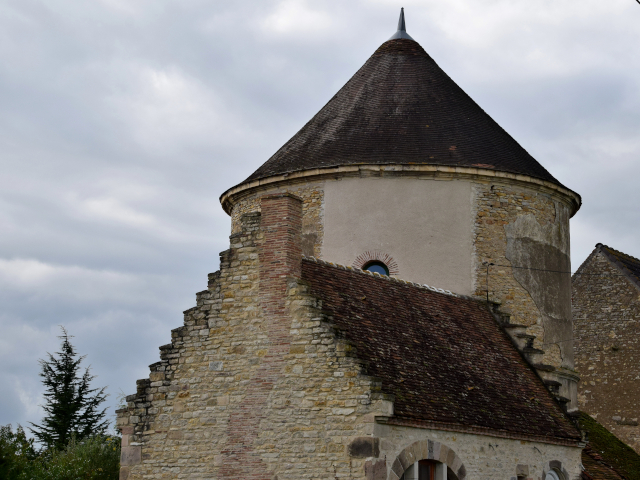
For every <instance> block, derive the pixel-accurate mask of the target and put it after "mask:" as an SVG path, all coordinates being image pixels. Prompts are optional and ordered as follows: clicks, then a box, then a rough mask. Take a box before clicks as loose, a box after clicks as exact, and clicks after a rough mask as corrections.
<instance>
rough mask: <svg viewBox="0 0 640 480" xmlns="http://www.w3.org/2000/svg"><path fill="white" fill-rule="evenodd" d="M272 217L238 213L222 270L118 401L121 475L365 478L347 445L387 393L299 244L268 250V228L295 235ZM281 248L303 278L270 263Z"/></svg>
mask: <svg viewBox="0 0 640 480" xmlns="http://www.w3.org/2000/svg"><path fill="white" fill-rule="evenodd" d="M280 200H282V201H285V202H287V201H289V200H291V197H287V196H283V197H281V199H280ZM274 211H275V212H276V216H278V217H282V212H281V211H279V209H276V210H274ZM263 212H264V205H263ZM289 217H290V215H289ZM298 219H299V218H298ZM264 221H265V220H264V218H261V214H260V213H251V214H247V215H244V216H243V217H242V218H241V225H242V229H241V231H240V232H239V233H236V234H234V235H232V236H231V249H230V250H228V251H226V252H223V253H222V254H221V264H220V266H221V268H220V271H219V272H216V273H215V274H211V275H210V283H209V288H208V289H207V290H205V291H203V292H200V293H199V294H198V295H197V306H196V307H194V308H192V309H190V310H187V311H186V312H185V321H184V326H183V327H180V328H178V329H175V330H173V332H172V342H171V344H169V345H166V346H164V347H161V358H162V360H161V362H158V363H157V364H154V365H151V373H150V376H149V378H148V379H143V380H140V381H138V391H137V393H136V394H135V395H131V396H129V397H127V401H128V406H127V408H126V409H122V410H119V411H118V421H117V424H118V428H120V429H121V431H122V434H123V454H122V464H121V465H122V470H121V479H123V480H124V479H127V480H137V479H142V478H149V477H152V478H155V477H160V476H162V478H217V479H238V478H246V479H269V480H271V479H273V478H278V479H280V480H285V479H290V480H294V479H295V480H298V479H301V478H313V479H331V480H334V479H335V478H336V476H338V477H339V478H352V479H365V478H367V477H365V475H366V474H365V468H364V464H365V461H366V458H360V457H357V456H356V457H352V456H350V455H349V453H348V452H349V444H350V443H351V442H352V441H353V440H354V439H358V438H361V437H370V436H371V434H372V433H373V424H374V421H375V420H374V418H375V416H377V415H390V414H391V413H392V410H393V404H392V402H391V399H390V398H388V397H387V396H385V395H382V394H380V393H379V384H378V383H377V380H376V379H372V378H370V377H367V376H365V375H362V374H361V373H360V372H361V365H360V364H359V362H358V360H357V359H356V358H355V357H354V356H353V352H351V351H350V347H349V345H348V344H347V343H346V342H345V341H344V340H343V339H341V338H340V335H339V332H336V331H335V330H334V329H333V327H332V326H331V324H330V322H328V321H327V319H325V318H323V315H322V312H321V310H320V305H318V304H317V300H316V299H315V298H313V297H311V296H309V295H308V293H307V285H305V284H304V282H301V281H300V280H299V268H300V262H301V258H302V255H301V254H300V252H299V251H298V252H297V253H296V252H293V253H292V251H288V252H287V249H282V248H278V250H277V251H273V250H272V251H271V252H269V253H265V252H264V250H263V247H264V246H265V245H266V241H265V240H266V237H267V236H269V235H271V236H272V237H274V236H275V237H278V236H282V235H288V234H289V233H290V232H288V230H289V229H288V227H287V226H286V224H285V223H281V224H280V225H278V222H277V219H276V221H275V222H270V227H269V228H268V229H266V228H263V229H260V224H261V223H263V224H264ZM263 227H264V225H263ZM269 229H270V230H272V231H271V232H269ZM273 230H275V232H274V231H273ZM283 230H284V231H283ZM273 240H274V239H273V238H272V239H271V243H272V244H273V245H278V242H277V241H275V242H274V241H273ZM280 247H282V245H280ZM279 251H283V252H284V253H283V255H284V256H287V255H288V256H289V258H293V257H292V255H296V254H297V265H298V266H297V269H298V278H295V277H292V276H288V275H287V274H286V273H284V272H282V271H280V272H278V271H274V269H273V268H279V267H278V265H282V264H283V262H284V263H286V262H285V260H286V259H283V258H273V255H277V254H278V252H279ZM267 257H269V258H268V259H267ZM261 259H262V260H263V268H262V269H261V268H260V263H261V262H260V261H261ZM265 259H267V262H265ZM271 267H273V268H271ZM289 267H290V268H293V271H292V273H295V268H294V267H292V266H291V265H289ZM289 267H287V268H289Z"/></svg>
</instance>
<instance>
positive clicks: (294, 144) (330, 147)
mask: <svg viewBox="0 0 640 480" xmlns="http://www.w3.org/2000/svg"><path fill="white" fill-rule="evenodd" d="M402 26H404V22H402ZM399 30H400V29H399ZM403 32H404V31H403ZM404 34H405V35H400V37H402V38H398V34H396V35H394V36H393V37H392V38H391V39H390V40H388V41H387V42H385V43H383V44H382V45H381V46H380V48H378V50H376V52H375V53H374V54H373V55H372V56H371V58H369V60H367V62H366V63H365V64H364V65H363V66H362V68H360V70H358V72H357V73H356V74H355V75H354V76H353V77H352V78H351V79H350V80H349V81H348V82H347V83H346V85H345V86H344V87H342V89H340V91H339V92H338V93H337V94H336V95H335V96H334V97H333V98H332V99H331V100H330V101H329V102H328V103H327V104H326V105H325V106H324V107H323V108H322V110H320V111H319V112H318V113H317V114H316V115H315V116H314V117H313V118H312V119H311V120H310V121H309V123H307V124H306V125H305V126H304V127H303V128H302V129H301V130H300V131H299V132H298V133H296V134H295V135H294V136H293V138H291V140H289V141H288V142H287V143H286V144H285V145H284V146H283V147H282V148H280V150H278V151H277V152H276V153H275V155H273V156H272V157H271V158H270V159H269V160H268V161H267V162H266V163H265V164H264V165H262V166H261V167H260V168H259V169H258V170H256V171H255V172H254V173H253V174H252V175H251V176H250V177H249V178H247V180H246V181H245V182H248V181H252V180H257V179H261V178H265V177H270V176H274V175H282V174H285V173H291V172H296V171H301V170H310V169H316V168H327V167H338V166H344V165H358V164H378V165H383V164H395V165H398V164H400V165H416V164H424V165H445V166H463V167H481V168H490V169H495V170H499V171H503V172H509V173H516V174H524V175H529V176H532V177H536V178H539V179H542V180H548V181H550V182H553V183H555V184H557V185H561V184H560V183H559V182H558V181H557V180H556V179H555V178H554V177H553V176H552V175H551V174H550V173H549V172H548V171H547V170H546V169H545V168H544V167H543V166H542V165H540V164H539V163H538V162H537V161H536V160H535V159H534V158H533V157H532V156H531V155H529V153H527V151H526V150H525V149H524V148H522V147H521V146H520V145H519V144H518V142H516V141H515V140H514V139H513V138H512V137H511V136H510V135H509V134H508V133H507V132H505V131H504V130H503V129H502V128H501V127H500V126H499V125H498V124H497V123H496V122H495V121H494V120H493V119H492V118H491V117H490V116H489V115H487V113H485V111H484V110H482V108H480V107H479V106H478V104H476V103H475V102H474V101H473V100H472V99H471V98H470V97H469V96H468V95H467V94H466V93H465V92H464V91H463V90H462V89H461V88H460V87H459V86H458V85H456V83H455V82H454V81H453V80H452V79H451V78H449V76H448V75H447V74H446V73H445V72H444V71H443V70H442V69H441V68H440V67H439V66H438V65H437V64H436V62H435V61H434V60H433V59H432V58H431V57H430V56H429V55H428V54H427V52H425V51H424V49H423V48H422V47H421V46H420V45H419V44H418V43H417V42H416V41H414V40H413V39H411V37H409V36H408V35H406V32H404ZM407 37H408V38H407ZM245 182H243V183H245Z"/></svg>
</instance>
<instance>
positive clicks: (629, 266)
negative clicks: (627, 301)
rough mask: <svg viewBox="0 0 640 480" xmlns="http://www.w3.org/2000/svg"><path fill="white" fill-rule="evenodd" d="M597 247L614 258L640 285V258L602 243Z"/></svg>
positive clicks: (610, 257)
mask: <svg viewBox="0 0 640 480" xmlns="http://www.w3.org/2000/svg"><path fill="white" fill-rule="evenodd" d="M596 247H600V250H601V251H602V252H604V253H605V254H606V255H607V256H608V257H609V259H611V260H613V261H614V262H615V263H616V264H617V265H618V266H619V267H620V268H621V270H622V271H623V272H625V273H626V274H627V275H628V276H629V277H630V278H631V280H632V281H633V282H635V283H636V284H637V285H638V286H640V260H638V259H637V258H635V257H632V256H631V255H627V254H626V253H622V252H620V251H618V250H615V249H613V248H611V247H608V246H607V245H603V244H601V243H599V244H598V245H596Z"/></svg>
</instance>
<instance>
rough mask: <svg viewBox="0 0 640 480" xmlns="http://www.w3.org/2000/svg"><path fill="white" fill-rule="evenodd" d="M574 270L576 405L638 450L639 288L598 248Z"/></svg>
mask: <svg viewBox="0 0 640 480" xmlns="http://www.w3.org/2000/svg"><path fill="white" fill-rule="evenodd" d="M605 248H606V247H605ZM578 273H580V274H581V275H575V276H574V278H573V321H574V327H575V328H574V334H575V338H576V342H575V354H576V369H577V370H578V373H579V374H580V377H581V382H580V384H579V386H578V387H579V389H578V400H579V404H580V409H581V410H583V411H585V412H587V413H588V414H589V415H591V416H592V417H594V418H595V419H596V420H597V421H598V422H600V423H601V424H602V425H604V426H605V427H606V428H607V429H608V430H609V431H611V432H613V433H614V434H615V435H616V436H617V437H619V438H620V439H622V440H623V441H624V442H625V443H627V444H628V445H630V446H631V447H633V448H634V449H635V450H636V452H639V453H640V424H639V421H640V415H639V414H638V411H639V410H640V380H639V378H640V377H639V375H638V368H637V366H638V362H639V361H640V290H639V289H638V287H637V286H636V285H635V284H634V283H633V282H631V281H630V280H629V279H628V278H627V277H626V276H625V274H624V271H623V270H621V269H620V268H618V266H616V265H615V264H614V263H613V262H612V261H611V260H610V259H609V258H608V257H607V256H606V255H605V254H604V253H603V252H602V251H600V250H599V249H596V250H595V251H594V252H593V253H592V254H591V255H590V256H589V258H588V259H587V260H586V261H585V262H584V263H583V265H582V266H581V267H580V269H579V270H578Z"/></svg>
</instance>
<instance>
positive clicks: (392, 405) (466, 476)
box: [117, 14, 585, 480]
mask: <svg viewBox="0 0 640 480" xmlns="http://www.w3.org/2000/svg"><path fill="white" fill-rule="evenodd" d="M221 201H222V205H223V207H224V208H225V210H226V211H227V212H228V213H229V214H230V216H231V218H232V233H231V236H230V248H229V249H228V250H226V251H224V252H222V253H221V254H220V269H219V270H218V271H217V272H214V273H211V274H209V282H208V285H207V288H206V289H205V290H203V291H202V292H199V293H198V294H197V295H196V300H197V305H196V306H195V307H193V308H190V309H189V310H186V311H185V312H184V324H183V325H182V326H180V327H179V328H176V329H174V330H172V332H171V343H169V344H167V345H164V346H162V347H160V361H159V362H157V363H154V364H152V365H150V370H151V372H150V374H149V378H145V379H141V380H138V382H137V392H136V393H135V394H134V395H130V396H128V397H127V406H126V408H123V409H121V410H118V412H117V413H118V422H117V424H118V427H119V428H120V429H121V432H122V445H123V447H122V458H121V472H120V478H121V480H143V479H149V478H167V479H169V478H171V479H194V480H195V479H211V480H213V479H216V480H238V479H243V480H300V479H313V480H336V479H338V478H340V479H349V480H433V479H437V480H480V479H488V478H501V479H502V478H509V479H513V480H516V479H517V480H521V479H539V480H578V479H579V478H582V477H581V475H582V465H581V454H582V448H583V447H584V445H585V443H584V438H583V436H582V435H581V432H580V431H579V430H578V428H577V427H576V425H575V423H574V421H573V419H572V418H571V416H570V415H568V413H567V409H566V405H567V402H569V408H573V407H574V405H573V404H572V403H571V402H570V399H571V398H575V380H576V379H577V377H576V376H575V374H574V373H573V372H572V370H571V369H572V367H573V358H572V356H571V351H572V350H571V343H570V341H571V313H570V292H571V291H570V287H571V286H570V277H569V275H568V274H564V273H557V272H565V271H568V270H569V256H568V255H569V237H568V227H569V224H568V222H569V217H570V216H571V215H572V214H573V213H574V212H575V211H576V210H577V208H578V207H579V203H580V199H579V197H578V196H577V195H576V194H575V193H573V192H571V191H570V190H568V189H567V188H565V187H563V186H562V185H561V184H560V183H559V182H558V181H557V180H555V179H554V178H553V177H552V176H551V175H550V174H549V173H548V172H547V171H546V170H545V169H544V168H543V167H541V166H540V165H539V164H538V163H537V162H536V161H535V160H534V159H533V158H531V156H529V155H528V154H527V153H526V152H525V151H524V150H523V149H522V148H521V147H520V146H519V145H518V144H517V143H516V142H515V141H514V140H513V139H512V138H511V137H510V136H509V135H507V134H506V133H505V132H504V131H503V130H502V129H501V128H500V127H499V126H498V125H497V124H496V123H495V122H493V121H492V120H491V118H489V117H488V116H487V115H486V114H485V113H484V112H483V111H482V110H481V109H480V108H479V107H478V106H477V105H476V104H475V103H474V102H473V101H472V100H471V99H470V98H469V97H468V96H467V95H465V94H464V92H462V90H460V88H459V87H458V86H457V85H456V84H455V83H454V82H453V81H452V80H451V79H450V78H449V77H447V75H446V74H445V73H444V72H442V70H440V68H439V67H438V66H437V65H436V63H435V62H434V61H433V60H432V59H431V58H430V57H429V55H427V53H426V52H425V51H424V50H423V49H422V47H420V45H418V43H416V42H415V41H414V40H413V39H412V38H411V37H410V36H409V35H408V34H407V33H406V30H405V27H404V16H403V15H402V14H401V19H400V25H399V28H398V32H397V33H396V34H395V35H394V36H393V37H392V38H391V39H390V40H388V41H387V42H385V43H383V44H382V46H381V47H380V48H379V49H378V50H377V51H376V52H375V53H374V54H373V56H372V57H371V58H370V59H369V60H368V61H367V62H366V63H365V65H364V66H363V67H362V68H361V69H360V70H359V71H358V72H357V73H356V75H355V76H354V77H353V78H352V79H351V80H350V81H349V82H348V83H347V84H346V85H345V87H344V88H343V89H342V90H340V92H338V94H337V95H336V96H335V97H334V98H333V99H332V100H331V101H330V102H329V103H328V104H327V105H326V106H325V107H324V108H323V109H322V110H321V111H320V112H319V113H318V114H317V115H316V116H315V117H314V118H313V119H312V120H311V121H310V122H309V123H308V124H307V125H306V126H305V127H303V129H302V130H301V131H300V132H299V133H298V134H296V135H295V136H294V137H293V138H292V139H291V140H290V141H289V142H287V144H285V146H284V147H283V148H282V149H280V150H279V151H278V152H277V153H276V154H275V155H274V156H273V157H272V158H271V159H270V160H269V161H267V162H266V163H265V164H264V165H263V166H262V167H261V168H260V169H258V170H257V171H256V172H255V173H254V174H253V175H251V176H250V177H249V178H248V179H247V180H246V181H244V182H242V183H241V184H239V185H237V186H236V187H233V188H231V189H229V190H228V191H227V192H225V193H224V194H223V195H222V198H221ZM354 267H355V268H354ZM375 270H377V271H375ZM374 271H375V273H374ZM565 280H566V281H565ZM426 284H430V285H432V286H429V285H426ZM433 285H436V286H437V287H436V286H433ZM487 287H488V288H487ZM488 300H489V301H488ZM537 347H539V348H537ZM543 349H544V350H543ZM532 366H533V367H534V368H532ZM534 369H537V372H538V374H536V371H535V370H534Z"/></svg>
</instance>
